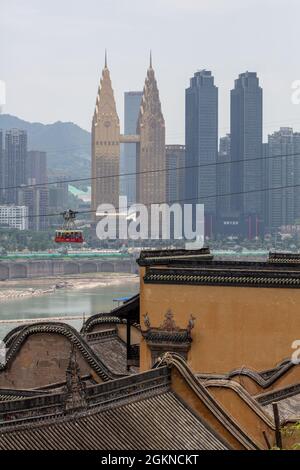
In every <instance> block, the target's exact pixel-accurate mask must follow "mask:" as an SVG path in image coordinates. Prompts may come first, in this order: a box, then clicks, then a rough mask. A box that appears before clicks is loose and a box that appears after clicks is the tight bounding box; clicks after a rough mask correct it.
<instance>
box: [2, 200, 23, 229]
mask: <svg viewBox="0 0 300 470" xmlns="http://www.w3.org/2000/svg"><path fill="white" fill-rule="evenodd" d="M1 226H3V227H10V228H17V229H18V230H28V207H27V206H15V205H3V206H0V227H1Z"/></svg>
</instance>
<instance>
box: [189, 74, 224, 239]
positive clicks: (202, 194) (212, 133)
mask: <svg viewBox="0 0 300 470" xmlns="http://www.w3.org/2000/svg"><path fill="white" fill-rule="evenodd" d="M185 106H186V107H185V143H186V166H187V169H186V178H185V188H186V190H185V194H186V202H187V203H188V202H193V203H203V204H204V211H205V220H206V234H207V235H211V232H212V228H213V220H214V218H215V215H216V165H215V163H216V161H217V155H218V88H217V87H216V86H215V84H214V77H213V76H212V74H211V72H210V71H208V70H201V71H199V72H196V73H195V74H194V76H193V77H192V78H191V81H190V86H189V88H187V89H186V92H185ZM206 164H212V165H207V166H204V167H203V165H206ZM189 167H190V168H189Z"/></svg>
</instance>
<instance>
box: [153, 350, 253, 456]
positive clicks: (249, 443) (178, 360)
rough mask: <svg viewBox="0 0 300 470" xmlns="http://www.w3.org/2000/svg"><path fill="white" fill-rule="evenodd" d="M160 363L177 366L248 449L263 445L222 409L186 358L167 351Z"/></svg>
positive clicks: (210, 407) (181, 373)
mask: <svg viewBox="0 0 300 470" xmlns="http://www.w3.org/2000/svg"><path fill="white" fill-rule="evenodd" d="M160 365H167V366H168V367H175V368H176V369H177V370H178V372H179V373H180V375H181V376H182V377H183V378H184V379H185V380H186V382H187V384H188V385H189V387H190V388H191V389H192V390H193V391H194V393H195V394H196V395H197V396H198V397H199V399H200V400H201V401H203V402H204V404H205V406H206V407H207V408H208V409H209V410H210V411H211V413H212V414H213V415H214V416H215V418H216V419H217V420H218V421H219V422H220V423H222V425H223V426H224V428H226V429H227V430H228V431H229V432H230V434H232V435H233V436H234V437H235V438H236V439H237V440H238V441H239V442H240V443H241V444H242V445H243V446H244V447H245V449H247V450H258V449H260V448H261V446H260V445H259V444H258V443H256V442H254V441H253V440H252V439H251V438H250V437H249V436H248V435H247V434H246V433H245V432H244V431H243V430H242V429H241V428H240V426H239V424H238V423H237V421H236V420H235V419H234V418H233V417H232V416H231V415H230V414H229V413H227V412H226V411H224V410H223V409H222V407H221V406H220V405H219V403H218V402H217V401H216V400H215V399H214V398H213V396H212V395H211V394H210V393H209V392H208V390H207V389H206V387H205V386H204V385H203V384H202V383H201V382H200V380H198V379H197V378H196V376H195V375H194V373H193V372H192V370H191V369H190V367H189V366H188V365H187V363H186V362H185V361H184V359H183V358H182V357H181V356H180V355H179V354H176V353H166V354H164V356H163V357H162V359H161V361H160Z"/></svg>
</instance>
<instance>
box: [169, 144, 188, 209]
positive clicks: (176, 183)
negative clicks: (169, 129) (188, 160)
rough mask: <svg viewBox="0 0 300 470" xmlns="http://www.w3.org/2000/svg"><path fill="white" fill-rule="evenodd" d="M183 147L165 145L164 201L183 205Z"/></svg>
mask: <svg viewBox="0 0 300 470" xmlns="http://www.w3.org/2000/svg"><path fill="white" fill-rule="evenodd" d="M184 168H185V146H184V145H166V201H167V203H169V204H172V203H174V202H175V203H179V204H184V197H185V169H184Z"/></svg>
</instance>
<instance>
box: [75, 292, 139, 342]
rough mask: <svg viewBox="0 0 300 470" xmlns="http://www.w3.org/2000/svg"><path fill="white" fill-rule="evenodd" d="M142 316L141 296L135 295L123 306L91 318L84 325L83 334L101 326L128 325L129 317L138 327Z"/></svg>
mask: <svg viewBox="0 0 300 470" xmlns="http://www.w3.org/2000/svg"><path fill="white" fill-rule="evenodd" d="M139 314H140V295H139V294H137V295H134V296H133V297H131V298H130V299H129V300H127V301H126V302H124V303H123V304H122V305H120V306H118V307H116V308H114V309H113V310H111V311H110V312H109V313H97V314H95V315H92V316H91V317H89V318H88V319H87V320H86V322H85V323H84V325H83V327H82V329H81V334H85V333H88V332H90V331H92V329H93V328H94V327H95V326H96V325H99V324H105V323H107V324H110V323H112V324H114V323H115V324H117V323H126V319H127V317H129V318H130V319H131V320H132V323H133V324H134V325H135V326H136V327H138V326H139V325H138V322H139Z"/></svg>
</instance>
